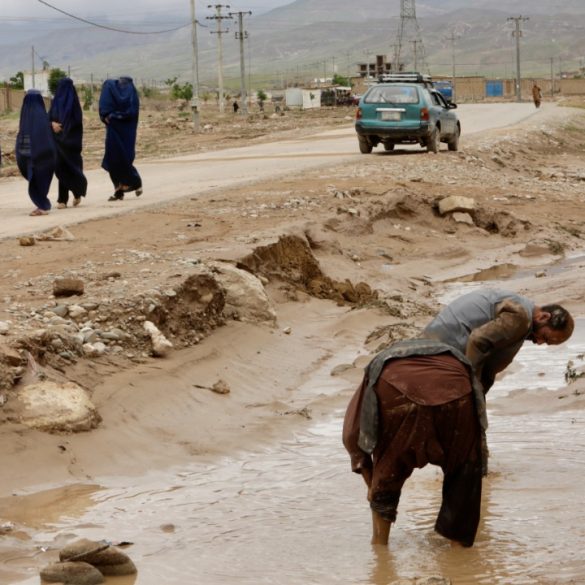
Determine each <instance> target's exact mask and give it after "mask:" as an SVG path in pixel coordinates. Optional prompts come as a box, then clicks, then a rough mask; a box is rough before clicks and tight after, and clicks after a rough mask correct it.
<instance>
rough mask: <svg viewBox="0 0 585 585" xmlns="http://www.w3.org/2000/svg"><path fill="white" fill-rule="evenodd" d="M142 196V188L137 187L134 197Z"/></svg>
mask: <svg viewBox="0 0 585 585" xmlns="http://www.w3.org/2000/svg"><path fill="white" fill-rule="evenodd" d="M141 195H142V187H138V189H136V197H140V196H141Z"/></svg>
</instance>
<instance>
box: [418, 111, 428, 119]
mask: <svg viewBox="0 0 585 585" xmlns="http://www.w3.org/2000/svg"><path fill="white" fill-rule="evenodd" d="M420 119H421V120H429V109H428V108H422V109H421V111H420Z"/></svg>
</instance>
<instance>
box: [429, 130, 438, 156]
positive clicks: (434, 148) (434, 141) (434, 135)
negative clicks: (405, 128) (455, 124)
mask: <svg viewBox="0 0 585 585" xmlns="http://www.w3.org/2000/svg"><path fill="white" fill-rule="evenodd" d="M440 148H441V131H440V130H439V129H438V128H437V127H436V126H435V127H434V128H433V129H432V130H431V134H430V136H429V138H428V140H427V152H435V153H436V152H439V150H440Z"/></svg>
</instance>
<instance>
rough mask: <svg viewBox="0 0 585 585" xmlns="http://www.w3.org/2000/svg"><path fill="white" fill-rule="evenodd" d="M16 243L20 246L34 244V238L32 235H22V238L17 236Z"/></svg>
mask: <svg viewBox="0 0 585 585" xmlns="http://www.w3.org/2000/svg"><path fill="white" fill-rule="evenodd" d="M18 243H19V244H20V245H21V246H34V245H35V244H36V240H35V239H34V238H33V237H32V236H23V237H22V238H19V240H18Z"/></svg>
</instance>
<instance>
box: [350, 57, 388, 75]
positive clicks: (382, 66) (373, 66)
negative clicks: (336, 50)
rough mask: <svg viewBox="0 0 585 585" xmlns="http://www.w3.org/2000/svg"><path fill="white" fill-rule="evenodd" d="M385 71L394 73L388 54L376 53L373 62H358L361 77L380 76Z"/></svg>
mask: <svg viewBox="0 0 585 585" xmlns="http://www.w3.org/2000/svg"><path fill="white" fill-rule="evenodd" d="M385 73H392V63H390V62H389V61H387V57H386V55H376V60H375V61H374V62H373V63H371V62H368V63H358V75H359V76H360V77H366V78H367V77H374V78H378V77H380V75H384V74H385Z"/></svg>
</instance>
